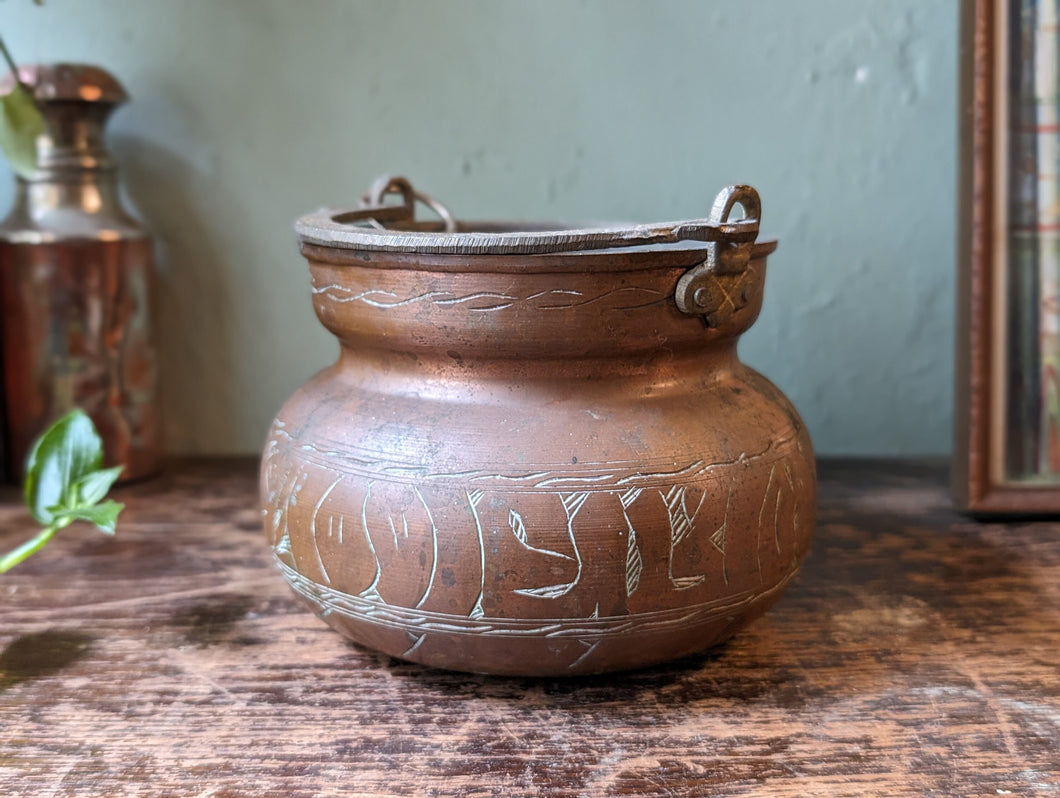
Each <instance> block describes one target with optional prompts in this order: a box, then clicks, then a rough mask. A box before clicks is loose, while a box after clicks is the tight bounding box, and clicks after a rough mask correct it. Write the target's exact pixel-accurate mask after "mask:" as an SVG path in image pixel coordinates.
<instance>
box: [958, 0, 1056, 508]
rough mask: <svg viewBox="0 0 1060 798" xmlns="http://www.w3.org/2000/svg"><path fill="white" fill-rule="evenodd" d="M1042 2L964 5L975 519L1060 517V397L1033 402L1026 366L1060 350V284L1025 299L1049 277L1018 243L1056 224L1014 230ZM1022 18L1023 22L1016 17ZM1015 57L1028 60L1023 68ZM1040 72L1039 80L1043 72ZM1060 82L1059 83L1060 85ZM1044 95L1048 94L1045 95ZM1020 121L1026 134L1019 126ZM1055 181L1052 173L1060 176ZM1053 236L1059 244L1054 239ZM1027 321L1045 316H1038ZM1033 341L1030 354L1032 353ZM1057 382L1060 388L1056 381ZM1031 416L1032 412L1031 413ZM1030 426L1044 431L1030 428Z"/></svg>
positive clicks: (963, 444)
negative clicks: (1030, 26)
mask: <svg viewBox="0 0 1060 798" xmlns="http://www.w3.org/2000/svg"><path fill="white" fill-rule="evenodd" d="M1038 2H1040V3H1041V7H1042V8H1043V9H1044V8H1045V7H1046V6H1049V8H1048V9H1046V10H1044V11H1041V12H1039V11H1038V10H1037V6H1038ZM1038 2H1036V0H965V1H964V2H962V4H961V32H960V36H961V47H960V55H961V63H960V75H961V85H960V95H959V109H960V117H961V118H960V150H959V157H960V162H959V187H958V193H959V203H958V208H959V211H958V235H959V240H958V246H957V257H958V292H957V329H958V346H957V368H956V393H955V396H956V414H955V422H956V424H955V427H956V432H955V436H954V468H953V481H954V492H955V495H956V498H957V502H958V504H959V506H960V507H961V508H962V509H965V510H967V511H969V512H971V513H974V514H983V515H996V514H1056V513H1060V469H1055V452H1054V451H1053V448H1054V443H1053V441H1052V439H1051V438H1049V437H1048V436H1049V435H1054V432H1053V426H1052V423H1051V421H1050V424H1049V426H1048V430H1047V433H1043V431H1042V430H1043V429H1044V428H1043V427H1042V426H1041V421H1042V419H1043V418H1044V417H1045V416H1044V415H1043V414H1044V410H1043V408H1046V407H1052V406H1053V405H1052V403H1051V402H1052V399H1051V398H1052V396H1053V393H1050V394H1049V397H1050V401H1049V402H1048V403H1046V402H1045V401H1044V400H1043V396H1045V392H1044V390H1039V391H1038V395H1037V397H1034V396H1033V390H1029V389H1027V390H1025V386H1023V385H1022V383H1023V382H1026V381H1027V380H1026V378H1025V377H1024V376H1021V375H1024V374H1026V375H1029V376H1033V372H1034V370H1035V368H1034V364H1032V366H1031V367H1030V368H1026V366H1027V362H1028V361H1026V360H1025V352H1024V349H1028V350H1029V349H1030V348H1033V347H1034V346H1035V343H1034V340H1033V338H1034V337H1037V338H1038V342H1039V343H1038V344H1037V346H1038V347H1039V350H1041V351H1037V350H1036V351H1037V356H1038V358H1039V359H1038V360H1037V361H1036V365H1037V367H1041V366H1042V364H1043V363H1045V362H1046V361H1045V360H1043V359H1041V358H1042V357H1043V354H1042V353H1043V352H1044V351H1045V350H1044V349H1043V348H1042V347H1043V346H1044V345H1045V344H1047V345H1048V347H1049V348H1050V351H1052V350H1051V348H1052V347H1053V346H1054V345H1055V344H1056V342H1060V336H1056V341H1055V342H1054V340H1053V335H1052V333H1051V332H1050V333H1049V335H1048V336H1044V337H1043V333H1042V330H1043V329H1044V328H1042V327H1041V326H1040V324H1041V323H1042V322H1041V320H1042V319H1044V320H1046V321H1048V323H1049V324H1053V323H1054V318H1055V319H1056V322H1055V323H1060V312H1054V313H1052V314H1051V315H1049V316H1048V318H1046V314H1041V315H1040V316H1039V315H1037V314H1038V313H1039V310H1040V308H1041V307H1042V305H1041V297H1042V296H1047V297H1048V296H1052V297H1053V298H1054V299H1055V294H1052V293H1049V292H1050V291H1052V290H1053V289H1052V288H1051V286H1052V285H1053V284H1052V283H1051V282H1050V283H1049V284H1048V286H1050V287H1049V288H1048V290H1047V291H1046V292H1045V293H1040V292H1039V293H1033V296H1032V299H1034V301H1032V302H1026V301H1024V300H1025V299H1026V296H1030V294H1024V293H1023V292H1022V291H1021V290H1020V289H1019V285H1020V284H1021V283H1020V281H1021V280H1022V281H1024V282H1027V281H1028V280H1031V281H1033V280H1039V281H1040V279H1041V275H1042V274H1045V271H1044V270H1043V268H1042V267H1041V265H1040V263H1039V265H1038V266H1036V267H1032V268H1027V263H1026V260H1025V258H1023V255H1022V253H1023V252H1024V250H1021V249H1014V248H1013V242H1014V241H1016V244H1019V241H1017V240H1016V239H1017V238H1018V237H1019V235H1021V233H1020V232H1018V231H1021V230H1023V231H1029V232H1027V233H1026V235H1027V236H1028V237H1029V238H1028V240H1030V238H1033V237H1034V236H1035V235H1037V236H1038V238H1037V239H1034V240H1035V241H1039V242H1040V241H1041V240H1042V239H1041V236H1042V235H1043V233H1042V231H1043V230H1046V229H1047V228H1049V227H1050V226H1049V225H1045V226H1043V225H1042V221H1043V219H1044V220H1046V221H1048V219H1047V218H1046V217H1044V216H1035V226H1034V227H1019V226H1018V225H1016V224H1014V223H1013V222H1012V219H1013V218H1016V219H1019V220H1024V217H1023V216H1022V215H1021V214H1022V213H1023V210H1022V209H1025V208H1026V207H1029V205H1027V204H1026V203H1025V204H1024V205H1017V204H1014V203H1018V202H1019V201H1022V190H1021V188H1020V187H1022V186H1024V185H1029V184H1028V183H1027V182H1026V181H1025V180H1024V182H1016V183H1014V182H1013V181H1014V180H1016V179H1017V177H1019V179H1021V180H1022V179H1023V178H1022V177H1021V176H1022V175H1025V174H1026V172H1027V166H1026V163H1025V162H1026V159H1022V160H1021V159H1019V158H1015V159H1014V158H1013V157H1012V156H1013V153H1016V154H1017V155H1019V152H1020V150H1017V149H1015V148H1014V147H1019V146H1023V144H1022V142H1023V141H1024V139H1025V134H1026V131H1027V128H1026V126H1025V125H1022V120H1023V117H1022V116H1019V114H1020V113H1021V112H1019V111H1016V112H1014V111H1013V109H1014V108H1017V109H1018V108H1023V107H1024V105H1020V104H1019V103H1022V102H1023V101H1024V99H1025V97H1026V93H1025V91H1024V86H1025V85H1026V80H1025V78H1026V74H1027V69H1026V67H1025V66H1017V67H1015V68H1016V69H1018V70H1020V73H1019V74H1018V75H1017V76H1016V77H1015V78H1014V77H1013V74H1014V73H1013V71H1012V70H1013V68H1014V67H1013V64H1016V63H1020V64H1023V63H1024V62H1025V61H1026V59H1027V58H1028V57H1029V56H1028V55H1027V51H1026V45H1027V42H1028V41H1029V40H1028V38H1027V32H1026V24H1027V23H1026V13H1027V12H1026V9H1027V7H1028V6H1034V7H1035V9H1034V10H1033V13H1034V14H1039V13H1041V14H1052V13H1054V12H1053V9H1054V8H1055V5H1056V4H1055V0H1038ZM1017 12H1018V13H1019V14H1023V15H1024V16H1013V15H1014V14H1016V13H1017ZM1039 21H1040V20H1039ZM1014 27H1018V28H1019V30H1018V31H1017V32H1016V36H1022V37H1023V38H1021V39H1014V38H1013V28H1014ZM1037 41H1038V40H1037V39H1034V40H1031V44H1032V45H1033V46H1034V47H1038V44H1037ZM1047 45H1048V46H1049V47H1051V46H1052V45H1051V44H1049V43H1047ZM1013 48H1022V49H1013ZM1032 52H1033V55H1032V56H1031V57H1043V54H1044V55H1045V56H1051V51H1047V49H1046V48H1045V47H1039V49H1037V50H1033V51H1032ZM1014 56H1016V58H1018V59H1023V60H1022V61H1018V62H1017V61H1015V60H1014ZM1034 68H1035V69H1039V70H1040V69H1041V63H1038V64H1036V65H1035V66H1034ZM1057 80H1058V81H1060V75H1057ZM1014 87H1015V88H1014ZM1014 92H1019V93H1020V94H1019V98H1018V99H1017V100H1014V99H1013V93H1014ZM1033 96H1034V97H1040V96H1044V95H1042V94H1040V93H1038V92H1037V88H1036V89H1035V94H1034V95H1033ZM1054 105H1055V104H1054ZM1046 110H1047V111H1049V113H1051V112H1052V111H1051V110H1050V109H1046ZM1014 119H1015V120H1016V121H1017V122H1020V124H1016V125H1014V124H1013V120H1014ZM1035 119H1036V120H1039V118H1038V117H1035ZM1039 121H1040V120H1039ZM1055 127H1056V126H1055V125H1053V126H1051V127H1048V128H1047V126H1042V125H1041V124H1037V122H1036V126H1035V127H1034V128H1033V132H1034V133H1035V135H1039V136H1040V135H1041V133H1042V131H1045V130H1047V129H1048V130H1050V131H1051V130H1052V128H1055ZM1058 129H1060V128H1058ZM1049 135H1050V136H1052V138H1050V139H1049V140H1048V142H1046V143H1047V144H1048V146H1050V147H1051V146H1053V142H1054V140H1060V133H1054V132H1049ZM1014 142H1015V143H1014ZM1014 162H1017V163H1018V166H1017V167H1016V169H1013V163H1014ZM1037 162H1038V161H1035V163H1037ZM1054 167H1055V164H1054ZM1056 171H1057V170H1056V169H1055V168H1053V170H1052V172H1053V173H1054V175H1055V172H1056ZM1031 178H1032V180H1031V183H1033V182H1034V180H1039V181H1040V179H1041V170H1037V171H1036V172H1035V173H1033V174H1032V175H1031ZM1013 186H1016V189H1015V190H1014V189H1013ZM1049 190H1050V191H1052V188H1051V187H1050V188H1049ZM1030 192H1031V193H1033V194H1035V196H1039V195H1040V194H1042V193H1043V192H1042V189H1041V188H1040V186H1039V187H1037V188H1036V187H1034V186H1032V187H1031V189H1030ZM1017 195H1018V196H1017ZM1013 208H1016V211H1013ZM1024 221H1025V220H1024ZM1021 224H1022V222H1021ZM1044 235H1046V236H1053V237H1055V233H1053V232H1048V233H1045V234H1044ZM1020 240H1022V239H1020ZM1049 240H1050V242H1051V241H1052V239H1051V238H1050V239H1049ZM1034 246H1035V247H1038V249H1035V250H1034V251H1035V253H1036V255H1035V256H1036V257H1038V258H1041V257H1042V255H1041V254H1040V253H1041V252H1046V250H1047V249H1048V252H1047V254H1048V256H1049V257H1052V252H1053V250H1052V248H1051V244H1050V247H1048V248H1045V247H1042V245H1041V244H1040V243H1039V244H1035V245H1034ZM1017 255H1019V257H1017ZM1014 264H1015V265H1014ZM1017 266H1018V268H1017ZM1049 268H1050V269H1052V268H1053V266H1052V265H1050V266H1049ZM1050 274H1051V272H1050ZM1040 287H1041V286H1039V288H1040ZM1036 302H1037V305H1036V304H1035V303H1036ZM1026 314H1034V315H1033V318H1028V317H1025V316H1026ZM1032 322H1033V324H1032ZM1028 331H1030V332H1028ZM1024 340H1026V341H1028V342H1029V346H1028V347H1024V349H1021V348H1020V347H1021V346H1022V342H1023V341H1024ZM1042 342H1045V344H1043V343H1042ZM1050 362H1051V361H1050ZM1039 373H1041V371H1040V368H1039ZM1041 384H1042V385H1045V383H1044V382H1043V383H1041ZM1048 384H1049V385H1050V386H1051V385H1052V384H1053V380H1052V379H1050V380H1049V381H1048ZM1021 391H1022V393H1020V392H1021ZM1027 397H1030V399H1028V398H1027ZM1028 407H1029V408H1031V411H1032V412H1026V411H1027V408H1028ZM1050 418H1051V417H1050ZM1028 424H1030V425H1031V426H1033V425H1035V424H1037V427H1036V428H1035V429H1028ZM1042 441H1045V446H1047V447H1048V448H1049V452H1050V455H1049V456H1050V458H1051V459H1050V460H1049V463H1048V467H1047V468H1044V469H1042V468H1040V467H1037V466H1036V464H1037V463H1041V462H1042V454H1041V452H1040V451H1038V452H1037V453H1035V451H1034V450H1035V449H1036V447H1037V446H1038V445H1039V444H1041V442H1042ZM1039 448H1040V447H1039ZM1027 463H1030V466H1028V465H1027ZM1036 467H1037V470H1036Z"/></svg>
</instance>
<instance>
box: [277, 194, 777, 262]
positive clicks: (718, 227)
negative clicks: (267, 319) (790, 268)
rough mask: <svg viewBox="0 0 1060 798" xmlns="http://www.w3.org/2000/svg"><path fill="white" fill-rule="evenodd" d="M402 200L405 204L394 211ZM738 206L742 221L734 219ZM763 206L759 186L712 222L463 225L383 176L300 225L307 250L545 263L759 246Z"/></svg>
mask: <svg viewBox="0 0 1060 798" xmlns="http://www.w3.org/2000/svg"><path fill="white" fill-rule="evenodd" d="M394 195H397V196H399V197H400V199H401V201H400V202H399V203H397V204H394V203H392V202H390V203H388V202H387V201H386V200H387V198H388V197H392V196H394ZM417 202H421V203H423V204H425V205H427V206H428V207H429V208H431V209H432V210H433V211H434V212H435V213H437V214H438V216H440V217H441V222H440V223H439V222H434V223H423V222H417V221H416V220H415V205H416V203H417ZM736 205H740V206H742V207H743V209H744V216H743V218H740V219H730V218H729V217H730V214H731V213H732V210H733V208H734V207H735V206H736ZM761 218H762V203H761V200H760V199H759V197H758V192H757V191H755V190H754V188H752V187H751V186H745V185H733V186H727V187H726V188H724V189H722V190H721V192H720V193H719V194H718V196H717V197H716V198H715V200H714V205H713V207H712V208H711V212H710V216H709V217H708V218H707V219H690V220H685V221H677V222H660V223H656V224H632V225H631V224H615V223H596V224H586V225H583V226H580V227H569V226H567V225H563V224H552V223H536V224H535V223H527V222H478V223H474V224H471V223H466V222H463V223H462V222H458V221H457V220H456V219H454V218H453V215H452V214H451V213H450V212H449V210H448V209H447V208H446V207H445V206H444V205H442V204H441V203H439V202H437V201H436V200H434V199H432V198H431V197H428V196H427V195H426V194H422V193H421V192H418V191H416V190H415V189H414V188H413V187H412V184H411V183H410V182H409V181H408V180H407V179H406V178H404V177H397V176H392V175H383V176H382V177H380V178H378V179H377V180H376V181H375V182H374V183H373V184H372V186H371V187H370V188H369V190H368V193H367V194H365V196H364V197H362V200H361V205H360V206H358V207H356V208H330V209H329V208H324V209H321V210H318V211H314V212H313V213H309V214H306V215H305V216H302V217H301V218H299V219H298V220H297V221H296V222H295V225H294V229H295V232H296V233H298V236H299V238H300V240H301V243H302V244H303V245H304V244H313V245H317V246H324V247H335V248H340V249H356V250H365V251H376V252H379V251H383V252H406V253H417V254H439V255H441V254H454V255H542V254H567V253H579V252H584V251H588V250H606V249H616V248H620V247H623V248H624V247H644V246H654V245H660V244H680V243H685V242H691V243H693V244H699V245H705V244H711V243H715V244H719V245H721V246H735V247H740V246H744V247H747V246H753V245H754V243H755V239H756V238H757V237H758V229H759V223H760V221H761Z"/></svg>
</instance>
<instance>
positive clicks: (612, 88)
mask: <svg viewBox="0 0 1060 798" xmlns="http://www.w3.org/2000/svg"><path fill="white" fill-rule="evenodd" d="M956 17H957V3H955V2H952V0H930V1H929V0H745V2H737V3H733V2H720V0H718V1H717V2H714V1H708V0H701V1H700V2H692V1H688V2H658V1H656V2H648V1H647V0H645V1H644V2H632V1H629V0H624V1H622V2H616V1H615V0H589V1H584V2H575V1H574V0H565V1H564V0H550V1H549V2H541V1H540V0H537V1H535V2H530V1H529V0H527V1H526V2H518V3H517V2H497V1H496V0H490V1H488V0H461V1H459V2H453V1H452V0H451V1H450V2H428V1H427V0H422V1H420V2H411V1H410V0H385V2H384V1H382V0H380V1H378V2H352V0H349V1H347V2H321V1H313V2H309V1H307V2H293V0H271V1H268V2H266V1H265V0H192V1H188V0H181V2H172V1H168V2H167V1H166V0H97V1H96V2H90V1H89V0H47V1H46V4H45V6H44V7H43V8H38V7H35V6H34V5H33V4H31V3H30V2H29V0H6V2H4V3H2V4H0V32H2V33H3V35H4V36H5V38H6V40H7V41H8V43H9V45H10V46H11V48H12V49H13V50H14V52H15V55H16V57H17V58H18V59H20V60H23V61H34V60H68V61H93V62H97V63H99V64H101V65H104V66H106V67H107V68H109V69H111V70H112V71H113V72H115V73H116V74H117V75H118V76H119V77H120V78H121V79H122V80H123V81H124V82H125V83H126V85H127V87H128V88H129V90H130V92H131V94H132V95H133V97H134V102H133V103H132V104H130V105H129V106H128V107H126V108H124V109H123V110H121V111H120V112H119V113H118V114H117V115H116V117H115V119H114V124H113V128H112V133H113V138H112V141H113V144H114V148H115V150H116V151H117V152H118V154H119V156H120V158H121V160H122V163H123V165H124V170H125V178H126V182H127V184H128V187H129V189H130V193H131V195H132V196H133V198H134V200H135V201H136V203H137V204H138V206H139V209H140V212H141V215H142V216H143V217H144V218H145V219H146V220H147V221H148V222H149V224H150V225H151V226H152V227H153V229H154V230H155V231H156V233H157V235H158V238H159V244H160V260H161V285H162V297H163V302H162V304H161V306H160V307H159V308H158V311H157V320H158V330H159V336H160V339H161V340H160V344H161V345H160V349H161V356H162V358H163V372H162V376H163V389H164V392H165V397H164V402H163V408H164V412H165V418H166V434H167V439H168V443H169V447H170V448H171V449H173V450H179V451H195V452H232V451H239V452H250V451H256V450H257V449H258V447H259V444H260V442H261V440H262V438H263V436H264V433H265V429H266V425H267V424H268V422H269V420H270V418H271V416H272V414H273V413H274V412H275V411H276V409H277V408H278V406H279V405H280V403H281V402H282V401H283V399H284V398H285V397H286V396H287V395H288V394H290V393H291V392H292V391H293V390H294V389H295V388H296V387H297V386H298V385H299V384H300V383H301V382H302V381H303V380H304V379H305V378H306V377H308V376H309V375H310V374H311V373H312V372H314V371H315V370H316V369H318V368H319V367H321V366H322V365H324V364H326V363H328V362H329V361H330V360H332V359H333V357H334V355H335V351H336V346H335V344H334V342H333V340H331V339H330V338H329V337H328V335H327V334H325V333H324V332H323V330H322V328H320V327H319V326H318V324H317V322H316V320H315V318H314V317H313V314H312V311H311V309H310V306H309V290H308V281H307V274H306V270H305V267H304V265H303V263H302V261H301V260H300V258H299V256H298V255H297V252H296V248H295V239H294V236H293V234H292V232H291V221H292V220H293V219H294V218H295V217H296V216H298V215H299V214H301V213H303V212H305V211H308V210H311V209H314V208H316V207H319V206H321V205H326V204H329V205H335V204H348V203H351V202H352V201H354V200H355V198H356V197H357V196H358V195H359V192H360V191H361V189H362V188H363V187H364V186H366V184H367V183H368V182H370V180H371V179H372V178H373V177H374V176H375V175H376V174H378V173H381V172H384V171H395V172H402V173H404V174H406V175H408V176H410V177H411V178H412V179H413V180H414V181H415V182H416V183H417V185H419V186H421V187H422V188H423V189H424V190H427V191H429V192H431V193H434V194H435V195H437V196H438V197H440V198H443V199H444V200H445V201H447V203H448V204H449V205H450V206H451V207H452V208H453V209H455V211H456V213H457V214H458V215H461V216H470V217H480V218H482V217H494V218H498V217H499V218H518V217H527V218H533V217H539V218H541V217H544V218H570V219H580V218H617V219H635V220H641V221H659V220H664V219H671V218H689V217H696V216H702V215H704V214H705V212H706V211H707V210H708V209H709V207H710V203H711V200H712V199H713V197H714V194H715V192H716V191H717V190H718V188H720V187H721V186H722V185H724V184H726V183H730V182H748V183H752V184H754V185H755V186H757V187H758V189H759V190H760V192H761V194H762V198H763V206H764V222H765V224H764V229H765V232H766V233H768V234H769V235H772V236H776V237H778V238H779V239H780V242H781V248H780V250H779V251H778V253H777V254H776V255H775V256H774V258H773V259H772V260H771V264H772V267H771V273H770V277H769V283H768V286H767V291H766V304H765V309H764V311H763V313H762V317H761V319H760V320H759V322H758V324H757V326H756V327H755V328H754V329H753V330H752V332H751V333H750V334H748V335H747V336H746V338H745V339H744V342H743V344H742V346H741V351H742V354H743V356H744V358H745V359H746V360H747V361H749V362H750V363H751V364H752V365H754V366H756V367H757V368H759V369H760V370H761V371H763V372H764V373H765V374H767V375H768V376H770V377H771V378H772V379H773V380H774V381H775V382H777V383H778V384H779V385H780V386H781V388H782V389H783V390H784V391H786V392H787V393H788V394H789V396H791V398H792V399H793V400H794V401H795V403H796V405H797V406H798V407H799V409H800V410H801V412H802V414H803V416H804V417H805V419H806V421H807V422H808V424H809V426H810V430H811V432H812V434H813V437H814V440H815V443H816V445H817V448H818V450H819V451H820V452H822V453H833V454H835V453H858V454H869V453H888V454H891V453H903V454H920V453H940V452H945V451H947V450H948V448H949V446H950V418H951V397H952V388H951V382H952V350H953V332H952V326H953V278H952V275H953V239H954V231H953V225H954V179H955V178H954V168H955V153H954V142H955V115H956V109H955V83H956V75H955V58H956V35H957V20H956ZM0 183H2V184H3V185H2V188H0V206H6V205H7V204H8V203H9V201H10V187H9V185H8V184H7V182H6V181H2V180H0Z"/></svg>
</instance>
